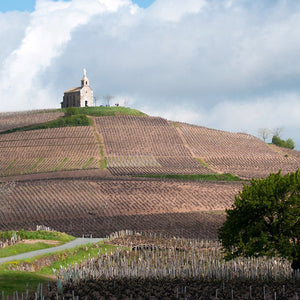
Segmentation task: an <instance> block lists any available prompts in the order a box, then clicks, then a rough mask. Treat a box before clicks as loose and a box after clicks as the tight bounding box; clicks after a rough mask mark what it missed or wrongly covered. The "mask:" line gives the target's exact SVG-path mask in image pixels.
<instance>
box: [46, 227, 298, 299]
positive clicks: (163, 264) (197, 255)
mask: <svg viewBox="0 0 300 300" xmlns="http://www.w3.org/2000/svg"><path fill="white" fill-rule="evenodd" d="M109 243H111V244H114V245H118V246H122V247H119V248H118V249H117V250H116V251H114V252H111V253H108V252H106V253H105V254H104V255H98V257H96V258H91V259H87V260H86V261H84V262H83V263H82V264H80V265H76V266H70V267H66V268H60V269H59V270H57V278H58V279H57V284H56V285H53V286H52V288H51V289H50V291H48V295H47V296H48V298H47V299H57V297H58V295H61V297H63V296H64V297H68V295H69V297H73V299H76V297H78V298H80V299H112V298H113V299H298V294H299V293H300V286H299V280H300V278H299V276H300V274H293V271H292V269H291V266H290V262H288V261H287V260H283V259H280V258H276V257H275V258H272V259H267V258H265V257H262V258H252V259H250V258H238V259H235V260H232V261H229V262H226V261H225V260H224V259H223V254H222V249H221V246H220V245H219V244H218V243H217V242H215V241H208V240H206V241H204V240H196V239H182V238H175V237H173V238H166V237H164V236H162V235H155V234H144V233H142V234H141V233H134V232H130V231H122V232H119V233H116V234H113V235H111V236H110V242H109ZM124 246H125V247H127V248H126V249H124V248H123V247H124Z"/></svg>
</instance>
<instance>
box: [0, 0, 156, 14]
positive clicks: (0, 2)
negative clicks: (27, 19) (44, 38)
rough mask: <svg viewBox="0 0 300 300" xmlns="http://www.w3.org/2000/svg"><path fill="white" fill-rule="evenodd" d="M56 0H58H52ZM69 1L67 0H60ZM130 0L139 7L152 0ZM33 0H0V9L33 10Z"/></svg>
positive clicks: (5, 10)
mask: <svg viewBox="0 0 300 300" xmlns="http://www.w3.org/2000/svg"><path fill="white" fill-rule="evenodd" d="M53 1H58V0H53ZM60 1H69V0H60ZM132 2H134V3H136V4H138V5H139V6H140V7H143V8H146V7H148V6H149V5H151V4H152V3H153V2H154V0H133V1H132ZM34 6H35V0H0V11H1V12H7V11H12V10H17V11H29V12H32V11H33V10H34Z"/></svg>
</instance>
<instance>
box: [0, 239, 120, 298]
mask: <svg viewBox="0 0 300 300" xmlns="http://www.w3.org/2000/svg"><path fill="white" fill-rule="evenodd" d="M116 249H117V246H113V245H108V244H104V243H103V242H100V243H98V244H87V245H83V246H79V247H76V248H73V249H69V250H63V251H59V252H54V253H49V254H46V255H41V256H37V257H33V258H28V259H24V260H19V261H13V262H8V263H4V264H2V265H0V291H4V292H5V295H7V294H12V293H13V292H14V291H16V290H17V291H19V292H25V291H26V285H27V283H28V286H29V288H30V290H31V291H35V290H36V288H37V286H38V284H39V283H46V282H48V281H49V280H53V279H51V277H50V276H53V269H56V270H58V269H59V268H60V266H62V267H67V266H69V265H75V264H76V263H77V264H79V263H81V262H82V261H84V260H86V259H88V258H91V257H97V256H98V254H100V255H102V254H105V251H107V253H110V252H111V251H114V250H116ZM52 256H55V259H56V261H55V262H53V263H52V264H51V265H50V266H46V267H42V268H41V269H40V270H38V271H36V272H35V273H31V272H25V271H23V272H20V271H12V270H11V269H12V268H14V267H16V266H17V265H21V264H22V263H24V262H26V263H27V264H28V263H31V264H34V265H35V264H36V263H37V261H38V260H40V259H42V258H45V257H52ZM0 296H1V295H0Z"/></svg>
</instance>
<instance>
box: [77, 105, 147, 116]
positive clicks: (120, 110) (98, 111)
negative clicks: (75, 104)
mask: <svg viewBox="0 0 300 300" xmlns="http://www.w3.org/2000/svg"><path fill="white" fill-rule="evenodd" d="M78 110H79V113H81V114H86V115H88V116H94V117H104V116H119V115H130V116H147V115H146V114H145V113H143V112H141V111H139V110H137V109H132V108H129V107H123V106H110V107H106V106H94V107H79V108H78Z"/></svg>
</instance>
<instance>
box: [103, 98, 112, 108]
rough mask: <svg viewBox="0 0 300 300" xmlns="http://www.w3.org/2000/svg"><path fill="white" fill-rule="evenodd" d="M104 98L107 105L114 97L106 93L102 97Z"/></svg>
mask: <svg viewBox="0 0 300 300" xmlns="http://www.w3.org/2000/svg"><path fill="white" fill-rule="evenodd" d="M103 98H104V100H105V101H106V103H107V104H106V105H107V106H110V101H111V100H112V99H113V98H114V97H113V96H111V95H106V96H104V97H103Z"/></svg>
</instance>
